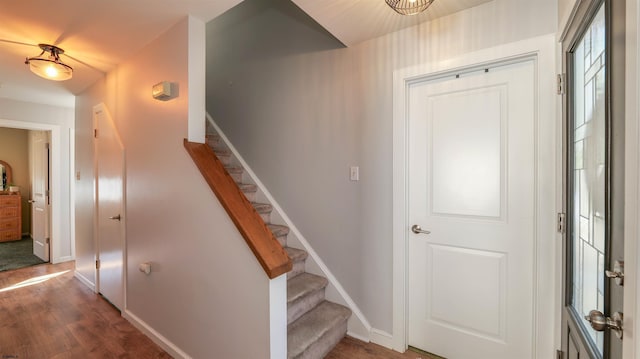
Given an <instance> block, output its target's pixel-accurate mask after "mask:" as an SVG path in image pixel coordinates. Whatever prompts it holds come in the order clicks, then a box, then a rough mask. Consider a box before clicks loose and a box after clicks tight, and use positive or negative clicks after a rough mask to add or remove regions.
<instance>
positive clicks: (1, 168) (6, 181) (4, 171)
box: [0, 160, 11, 191]
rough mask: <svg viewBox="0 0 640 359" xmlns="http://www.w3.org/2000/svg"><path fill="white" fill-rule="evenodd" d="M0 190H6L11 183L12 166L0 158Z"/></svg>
mask: <svg viewBox="0 0 640 359" xmlns="http://www.w3.org/2000/svg"><path fill="white" fill-rule="evenodd" d="M0 175H1V176H2V177H0V179H1V180H0V191H6V190H8V189H9V185H10V184H11V166H9V164H8V163H6V162H5V161H1V160H0Z"/></svg>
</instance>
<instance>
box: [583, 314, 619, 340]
mask: <svg viewBox="0 0 640 359" xmlns="http://www.w3.org/2000/svg"><path fill="white" fill-rule="evenodd" d="M584 319H585V320H586V321H587V322H589V323H591V328H593V329H594V330H595V331H598V332H603V331H604V330H605V329H606V328H609V329H611V330H613V331H614V332H615V333H616V336H617V337H618V338H619V339H622V313H620V312H615V313H613V316H612V317H611V318H607V317H605V316H604V314H602V312H601V311H599V310H595V309H594V310H592V311H590V312H589V315H587V316H585V317H584Z"/></svg>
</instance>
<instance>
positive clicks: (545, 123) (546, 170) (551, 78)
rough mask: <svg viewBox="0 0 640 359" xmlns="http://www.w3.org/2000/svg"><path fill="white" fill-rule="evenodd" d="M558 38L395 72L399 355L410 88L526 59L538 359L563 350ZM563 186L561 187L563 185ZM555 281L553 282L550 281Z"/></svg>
mask: <svg viewBox="0 0 640 359" xmlns="http://www.w3.org/2000/svg"><path fill="white" fill-rule="evenodd" d="M555 49H556V38H555V34H550V35H545V36H540V37H536V38H532V39H528V40H523V41H519V42H514V43H510V44H506V45H500V46H497V47H493V48H489V49H484V50H481V51H478V52H474V53H470V54H466V55H464V56H461V57H457V58H454V59H447V60H443V61H441V62H437V63H428V64H424V65H420V66H416V67H411V68H406V69H401V70H397V71H394V74H393V86H394V88H393V349H395V350H397V351H400V352H404V351H405V350H406V349H407V346H408V344H407V323H408V321H407V315H408V304H407V302H408V288H407V278H408V268H407V266H408V256H407V249H408V240H409V225H410V224H409V222H408V204H409V198H408V180H409V178H408V170H409V168H408V158H409V157H408V155H409V153H408V133H407V131H408V110H407V101H408V96H407V95H408V90H409V84H410V83H412V82H416V81H424V80H429V79H434V78H438V77H441V76H443V75H444V74H448V73H451V72H454V71H464V70H465V69H469V68H477V67H479V66H481V65H483V64H496V63H502V62H508V61H513V60H517V59H519V58H522V59H533V60H534V62H535V67H536V70H535V71H536V79H535V83H536V87H537V88H536V91H535V95H536V98H535V101H536V105H535V106H536V115H535V119H534V120H535V122H536V134H535V147H536V164H535V165H536V169H537V174H538V178H536V181H535V183H536V188H535V200H536V210H535V213H536V219H535V221H536V229H535V230H536V233H535V236H534V246H535V248H536V251H535V253H534V268H535V270H534V271H535V276H534V278H533V283H534V285H535V288H534V293H535V297H534V308H533V312H534V316H535V317H534V324H533V326H534V327H533V336H534V337H533V338H532V340H533V353H532V357H533V358H537V357H545V358H550V357H552V355H554V353H555V349H554V348H556V347H558V346H559V339H560V332H559V330H558V329H559V321H558V320H557V317H558V314H559V313H560V309H559V308H560V307H559V304H560V301H559V300H558V299H557V298H558V295H559V294H560V292H561V286H562V278H561V275H558V273H559V271H561V266H560V265H559V262H558V261H559V260H560V257H559V256H558V253H561V251H560V250H559V249H560V248H561V247H560V244H561V242H560V240H559V239H560V238H561V237H560V236H559V235H558V234H557V233H556V231H555V218H556V212H557V208H559V207H558V203H559V202H558V201H559V200H560V198H559V195H560V193H561V192H560V191H559V190H558V184H559V182H558V179H557V174H558V171H557V164H558V159H559V157H558V156H559V155H560V154H561V151H560V150H559V148H560V147H559V146H561V144H562V142H560V137H559V136H560V134H561V132H560V128H561V127H560V126H561V121H559V120H558V118H557V110H556V106H557V101H558V99H557V95H556V93H555V71H556V70H555V69H556V66H555V61H556V56H555ZM560 184H561V182H560ZM550 278H554V280H549V279H550Z"/></svg>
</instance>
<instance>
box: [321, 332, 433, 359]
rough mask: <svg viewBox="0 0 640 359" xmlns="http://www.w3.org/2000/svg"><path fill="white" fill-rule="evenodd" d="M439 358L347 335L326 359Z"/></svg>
mask: <svg viewBox="0 0 640 359" xmlns="http://www.w3.org/2000/svg"><path fill="white" fill-rule="evenodd" d="M365 358H366V359H439V358H438V357H435V356H433V357H432V356H429V355H425V354H419V353H416V352H413V351H410V350H407V351H406V352H405V353H398V352H395V351H393V350H389V349H387V348H385V347H382V346H380V345H376V344H373V343H365V342H363V341H361V340H357V339H354V338H351V337H345V338H344V339H342V341H341V342H340V343H338V345H337V346H336V347H335V348H333V350H332V351H331V352H330V353H329V354H328V355H327V356H326V357H325V358H324V359H365Z"/></svg>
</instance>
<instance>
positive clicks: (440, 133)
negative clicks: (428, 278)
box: [429, 87, 504, 217]
mask: <svg viewBox="0 0 640 359" xmlns="http://www.w3.org/2000/svg"><path fill="white" fill-rule="evenodd" d="M503 96H504V95H503V91H501V87H493V88H485V89H478V90H472V91H464V92H456V93H451V94H446V95H439V96H435V97H432V98H430V99H429V100H430V102H431V106H430V108H431V109H432V111H433V113H432V116H431V118H432V119H433V122H432V129H431V134H432V156H431V157H432V158H431V163H432V170H431V171H430V173H431V174H433V178H432V189H431V192H432V198H433V201H432V206H433V207H432V210H433V213H438V214H452V215H463V216H481V217H500V215H501V209H502V208H501V207H502V177H503V176H502V150H501V148H502V101H503Z"/></svg>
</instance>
